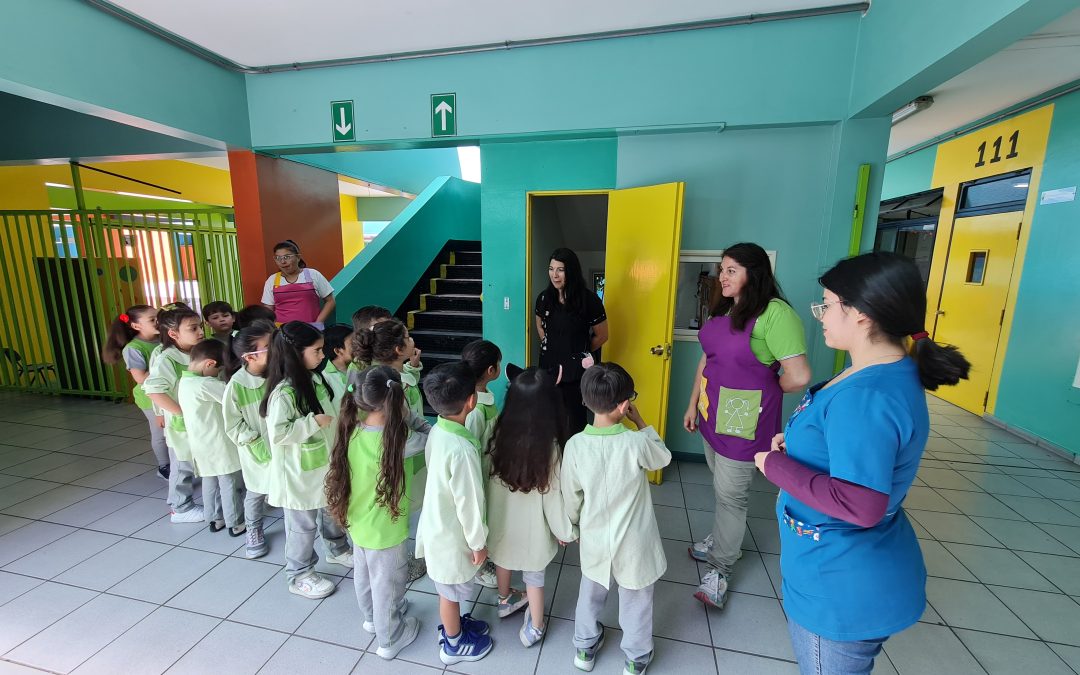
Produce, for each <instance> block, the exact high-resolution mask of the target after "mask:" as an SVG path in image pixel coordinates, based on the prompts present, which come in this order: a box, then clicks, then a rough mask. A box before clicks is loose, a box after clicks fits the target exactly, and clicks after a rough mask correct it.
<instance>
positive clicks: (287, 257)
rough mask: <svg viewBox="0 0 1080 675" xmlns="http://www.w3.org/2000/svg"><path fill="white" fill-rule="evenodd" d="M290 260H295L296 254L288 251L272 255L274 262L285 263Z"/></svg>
mask: <svg viewBox="0 0 1080 675" xmlns="http://www.w3.org/2000/svg"><path fill="white" fill-rule="evenodd" d="M290 260H296V255H294V254H292V253H290V254H289V255H276V256H274V262H279V263H286V262H289V261H290Z"/></svg>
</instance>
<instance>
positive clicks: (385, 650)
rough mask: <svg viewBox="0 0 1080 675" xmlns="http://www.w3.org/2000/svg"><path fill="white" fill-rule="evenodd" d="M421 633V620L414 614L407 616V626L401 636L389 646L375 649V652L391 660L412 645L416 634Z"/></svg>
mask: <svg viewBox="0 0 1080 675" xmlns="http://www.w3.org/2000/svg"><path fill="white" fill-rule="evenodd" d="M419 634H420V622H419V621H417V619H416V617H414V616H410V617H406V619H405V628H404V630H402V632H401V637H399V638H398V639H397V642H395V643H393V644H392V645H390V646H389V647H379V648H378V649H376V650H375V654H376V656H378V657H380V658H383V659H386V660H387V661H389V660H390V659H392V658H394V657H396V656H397V655H398V654H400V653H401V650H402V649H405V648H406V647H408V646H409V645H411V644H412V643H413V640H415V639H416V636H417V635H419Z"/></svg>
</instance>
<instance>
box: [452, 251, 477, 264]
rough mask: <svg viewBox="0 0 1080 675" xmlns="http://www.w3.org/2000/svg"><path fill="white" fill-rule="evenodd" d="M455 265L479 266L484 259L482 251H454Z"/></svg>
mask: <svg viewBox="0 0 1080 675" xmlns="http://www.w3.org/2000/svg"><path fill="white" fill-rule="evenodd" d="M453 260H454V264H455V265H479V264H481V261H482V260H483V258H482V257H481V255H480V251H454V258H453Z"/></svg>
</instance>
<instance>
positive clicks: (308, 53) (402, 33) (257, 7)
mask: <svg viewBox="0 0 1080 675" xmlns="http://www.w3.org/2000/svg"><path fill="white" fill-rule="evenodd" d="M847 1H849V0H844V1H837V0H665V1H664V2H658V1H657V0H622V1H616V0H591V1H586V2H582V1H581V0H547V1H546V2H519V1H514V0H469V1H468V2H452V1H451V0H396V1H395V0H367V1H365V2H356V1H353V2H346V1H344V0H304V1H303V2H298V1H297V0H224V1H223V0H185V1H184V2H161V0H112V2H113V4H114V5H117V6H119V7H122V8H124V9H126V10H127V11H129V12H131V13H133V14H135V15H137V16H139V17H142V18H143V19H145V20H147V21H149V22H151V23H154V24H157V25H158V26H160V27H162V28H165V29H166V30H169V31H171V32H173V33H175V34H177V35H179V36H181V37H183V38H185V39H187V40H188V41H190V42H193V43H195V44H197V45H199V46H201V47H203V48H205V49H209V50H210V51H212V52H215V53H217V54H219V55H221V56H224V57H226V58H228V59H231V60H232V61H234V62H236V63H239V64H241V65H245V66H264V65H274V64H285V63H301V62H307V61H323V60H330V59H342V58H349V57H358V56H372V55H379V54H397V53H402V52H412V51H422V50H430V49H443V48H450V47H463V46H470V45H480V44H490V43H496V42H503V41H507V40H513V41H516V40H529V39H535V38H549V37H560V36H568V35H580V34H588V33H598V32H604V31H611V30H623V29H630V28H645V27H651V26H664V25H671V24H678V23H687V22H693V21H705V20H710V19H723V18H730V17H737V16H745V15H747V14H764V13H771V12H780V11H787V10H798V9H808V8H815V7H828V6H835V5H842V4H847Z"/></svg>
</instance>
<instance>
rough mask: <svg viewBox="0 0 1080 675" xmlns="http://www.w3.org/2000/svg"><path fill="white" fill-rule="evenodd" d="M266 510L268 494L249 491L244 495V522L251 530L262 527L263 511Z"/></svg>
mask: <svg viewBox="0 0 1080 675" xmlns="http://www.w3.org/2000/svg"><path fill="white" fill-rule="evenodd" d="M265 512H266V495H261V494H259V493H258V492H252V491H251V490H248V491H247V495H245V496H244V524H245V525H247V528H248V529H249V530H253V529H255V528H257V527H262V521H263V513H265Z"/></svg>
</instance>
